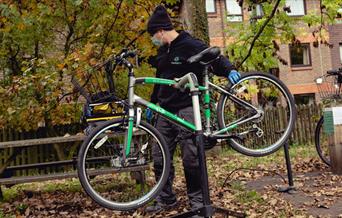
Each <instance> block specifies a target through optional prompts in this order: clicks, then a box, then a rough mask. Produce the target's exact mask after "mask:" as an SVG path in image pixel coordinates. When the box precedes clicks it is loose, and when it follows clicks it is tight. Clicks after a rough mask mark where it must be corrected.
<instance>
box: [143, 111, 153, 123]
mask: <svg viewBox="0 0 342 218" xmlns="http://www.w3.org/2000/svg"><path fill="white" fill-rule="evenodd" d="M145 114H146V120H147V122H149V123H151V121H152V117H153V111H152V110H151V109H150V108H147V109H146V110H145Z"/></svg>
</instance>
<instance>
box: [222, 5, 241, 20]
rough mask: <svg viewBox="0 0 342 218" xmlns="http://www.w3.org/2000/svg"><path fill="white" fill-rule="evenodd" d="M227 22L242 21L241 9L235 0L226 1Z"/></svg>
mask: <svg viewBox="0 0 342 218" xmlns="http://www.w3.org/2000/svg"><path fill="white" fill-rule="evenodd" d="M226 8H227V20H228V21H229V22H241V21H242V8H241V7H240V5H239V3H238V2H237V1H236V0H226Z"/></svg>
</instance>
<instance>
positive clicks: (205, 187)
mask: <svg viewBox="0 0 342 218" xmlns="http://www.w3.org/2000/svg"><path fill="white" fill-rule="evenodd" d="M195 142H196V145H197V148H198V161H199V167H200V170H201V172H202V174H201V184H202V195H203V206H202V207H200V208H197V209H194V210H191V211H188V212H185V213H182V214H179V215H176V216H173V218H176V217H177V218H185V217H191V216H194V215H199V216H202V217H211V216H212V215H213V214H214V213H223V214H225V215H226V216H228V215H229V216H235V217H245V216H246V215H245V214H244V213H239V212H235V211H231V210H228V209H225V208H219V207H215V206H212V205H211V202H210V195H209V184H208V171H207V164H206V158H205V152H204V143H203V132H202V131H198V132H196V138H195Z"/></svg>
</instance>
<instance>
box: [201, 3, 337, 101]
mask: <svg viewBox="0 0 342 218" xmlns="http://www.w3.org/2000/svg"><path fill="white" fill-rule="evenodd" d="M286 5H287V6H290V8H291V13H288V14H289V16H293V17H296V18H298V17H299V18H300V16H303V15H305V14H307V13H308V12H310V11H313V10H314V11H320V10H319V5H320V4H319V0H286ZM206 9H207V14H208V23H209V36H210V44H211V45H212V46H220V47H224V46H227V44H228V42H227V41H228V40H227V36H226V34H225V31H224V30H225V29H228V28H229V25H230V24H231V22H249V18H250V12H248V11H247V10H246V9H242V8H241V7H240V6H239V5H238V3H237V1H236V0H206ZM338 21H341V20H338ZM298 26H301V27H303V28H306V29H307V32H308V34H306V36H302V37H298V39H299V40H300V41H301V43H302V44H301V46H298V47H293V46H291V45H284V44H283V45H281V46H280V52H279V54H280V56H281V57H282V58H284V59H285V60H286V61H287V62H288V65H283V64H281V63H280V62H279V64H278V68H279V78H280V79H281V80H282V81H283V82H285V84H286V85H287V86H288V87H289V89H290V91H291V93H292V94H293V95H294V96H295V99H296V102H297V103H299V104H307V103H313V102H315V101H320V98H319V94H318V93H317V92H318V90H317V88H316V85H315V83H314V79H315V78H317V77H318V76H320V75H322V74H324V73H325V72H326V71H327V70H329V69H335V68H339V67H342V22H338V24H335V25H333V26H330V27H329V43H330V44H332V45H333V47H332V48H329V47H328V46H325V45H320V44H319V45H318V46H314V41H315V39H314V38H313V36H312V35H311V34H309V33H310V30H309V29H308V27H305V26H302V25H301V24H300V22H299V23H298Z"/></svg>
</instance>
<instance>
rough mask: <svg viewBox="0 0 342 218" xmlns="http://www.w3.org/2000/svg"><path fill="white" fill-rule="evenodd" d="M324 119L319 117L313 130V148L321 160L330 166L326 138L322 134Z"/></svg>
mask: <svg viewBox="0 0 342 218" xmlns="http://www.w3.org/2000/svg"><path fill="white" fill-rule="evenodd" d="M323 123H324V117H323V116H321V118H320V119H319V121H318V123H317V126H316V129H315V146H316V150H317V153H318V155H319V157H320V158H321V160H322V161H323V162H324V163H325V164H326V165H328V166H330V156H329V146H328V139H327V136H326V135H324V133H323Z"/></svg>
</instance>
